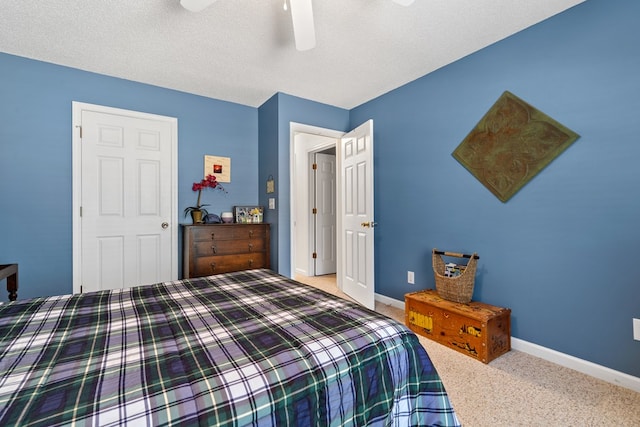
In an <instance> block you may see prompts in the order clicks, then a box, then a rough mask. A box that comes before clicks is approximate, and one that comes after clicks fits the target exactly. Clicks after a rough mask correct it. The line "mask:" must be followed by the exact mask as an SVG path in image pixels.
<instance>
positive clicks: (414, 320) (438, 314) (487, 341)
mask: <svg viewBox="0 0 640 427" xmlns="http://www.w3.org/2000/svg"><path fill="white" fill-rule="evenodd" d="M405 323H406V325H407V326H408V327H409V328H410V329H411V330H412V331H414V332H415V333H417V334H420V335H422V336H425V337H427V338H430V339H432V340H434V341H437V342H439V343H440V344H443V345H446V346H447V347H449V348H452V349H454V350H457V351H459V352H460V353H463V354H466V355H468V356H471V357H473V358H474V359H478V360H480V361H481V362H484V363H489V362H490V361H492V360H493V359H495V358H496V357H498V356H501V355H502V354H504V353H506V352H508V351H509V350H510V349H511V310H510V309H508V308H502V307H496V306H493V305H489V304H484V303H481V302H478V301H471V302H470V303H468V304H461V303H457V302H452V301H447V300H445V299H443V298H441V297H440V296H439V295H438V293H437V292H436V291H435V290H433V289H428V290H425V291H419V292H413V293H410V294H406V295H405Z"/></svg>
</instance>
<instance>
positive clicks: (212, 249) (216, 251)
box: [211, 246, 218, 254]
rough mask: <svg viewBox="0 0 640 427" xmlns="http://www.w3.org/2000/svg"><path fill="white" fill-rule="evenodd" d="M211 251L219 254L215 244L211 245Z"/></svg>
mask: <svg viewBox="0 0 640 427" xmlns="http://www.w3.org/2000/svg"><path fill="white" fill-rule="evenodd" d="M211 252H213V253H214V254H217V253H218V250H217V249H216V247H215V246H211Z"/></svg>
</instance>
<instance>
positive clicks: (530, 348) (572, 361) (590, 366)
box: [376, 294, 640, 393]
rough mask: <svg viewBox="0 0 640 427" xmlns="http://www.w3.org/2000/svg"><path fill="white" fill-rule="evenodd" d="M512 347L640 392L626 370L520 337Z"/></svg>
mask: <svg viewBox="0 0 640 427" xmlns="http://www.w3.org/2000/svg"><path fill="white" fill-rule="evenodd" d="M376 301H379V302H381V303H382V304H387V305H391V306H393V307H397V308H400V309H402V310H404V301H399V300H397V299H394V298H389V297H387V296H384V295H379V294H376ZM511 348H512V349H514V350H517V351H521V352H523V353H527V354H530V355H532V356H535V357H539V358H540V359H544V360H546V361H548V362H552V363H555V364H556V365H560V366H564V367H565V368H569V369H573V370H575V371H578V372H582V373H583V374H586V375H590V376H592V377H594V378H598V379H600V380H603V381H606V382H608V383H611V384H615V385H617V386H620V387H624V388H628V389H631V390H633V391H637V392H639V393H640V378H638V377H634V376H633V375H629V374H625V373H624V372H620V371H616V370H613V369H611V368H607V367H606V366H602V365H598V364H596V363H593V362H589V361H587V360H583V359H578V358H577V357H574V356H570V355H568V354H565V353H560V352H559V351H556V350H552V349H550V348H546V347H542V346H541V345H538V344H533V343H530V342H528V341H524V340H521V339H519V338H514V337H511Z"/></svg>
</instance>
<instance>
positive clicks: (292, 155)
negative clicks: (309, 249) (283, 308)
mask: <svg viewBox="0 0 640 427" xmlns="http://www.w3.org/2000/svg"><path fill="white" fill-rule="evenodd" d="M301 133H303V134H310V135H319V136H324V137H329V138H332V139H333V142H329V141H326V140H325V141H320V142H309V143H304V144H298V146H296V144H295V140H296V135H298V134H301ZM343 135H345V132H341V131H337V130H333V129H326V128H321V127H317V126H311V125H305V124H302V123H295V122H291V123H290V125H289V177H290V179H289V199H290V203H289V209H290V215H291V216H290V218H291V221H290V224H289V226H290V242H289V244H290V258H291V259H290V265H291V271H290V277H295V274H296V251H297V249H298V248H296V243H295V237H296V234H295V233H296V223H295V218H296V215H297V212H296V208H297V207H298V206H297V204H296V197H294V196H295V189H296V187H295V181H296V176H297V174H298V173H299V172H300V171H298V170H297V168H296V153H297V152H300V150H302V153H304V155H303V156H302V157H304V158H305V159H307V162H308V159H309V155H310V154H311V153H313V152H316V151H322V150H326V149H327V148H332V147H335V148H336V149H337V144H338V142H339V139H340V138H341V137H342V136H343ZM336 162H337V165H336V170H339V168H340V164H339V162H340V160H339V158H338V156H336ZM307 166H308V165H307ZM302 173H305V174H308V168H307V169H306V170H305V171H302ZM336 180H338V181H337V184H336V185H337V186H336V188H340V181H339V180H340V174H338V173H336ZM298 203H300V201H298ZM304 203H309V201H308V200H306V201H304ZM340 203H341V202H340V197H337V200H336V209H337V210H336V211H337V212H340V210H339V209H340ZM336 221H337V224H336V229H339V226H340V217H339V216H338V218H337V219H336ZM306 231H307V232H308V233H309V232H310V230H308V229H307V230H306ZM340 242H341V237H340V236H337V239H336V244H337V248H336V249H337V257H338V259H340V258H339V257H340V251H341V249H340ZM308 256H309V257H311V254H310V253H309V254H308ZM339 269H340V267H339V265H338V272H337V274H336V277H337V278H338V288H339V289H341V287H342V283H341V280H340V274H339V273H340V270H339Z"/></svg>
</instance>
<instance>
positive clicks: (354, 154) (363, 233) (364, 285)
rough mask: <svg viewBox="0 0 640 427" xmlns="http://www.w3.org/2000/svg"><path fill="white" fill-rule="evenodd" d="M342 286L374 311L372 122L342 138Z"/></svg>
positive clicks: (346, 291)
mask: <svg viewBox="0 0 640 427" xmlns="http://www.w3.org/2000/svg"><path fill="white" fill-rule="evenodd" d="M340 152H341V156H342V157H341V164H342V167H341V169H342V170H341V174H342V180H341V182H342V191H341V197H342V212H341V219H342V220H341V230H340V232H341V236H342V248H343V250H342V263H343V264H342V287H343V291H344V292H345V293H346V294H348V295H350V296H351V297H352V298H354V299H355V300H356V301H358V302H360V303H361V304H362V305H364V306H365V307H367V308H370V309H373V308H375V277H374V252H373V251H374V247H373V239H374V228H373V225H374V216H373V215H374V212H373V121H372V120H369V121H367V122H366V123H364V124H362V125H360V126H359V127H357V128H356V129H354V130H353V131H351V132H349V133H348V134H346V135H345V136H344V137H343V138H342V139H341V144H340Z"/></svg>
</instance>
